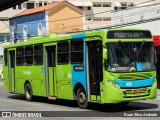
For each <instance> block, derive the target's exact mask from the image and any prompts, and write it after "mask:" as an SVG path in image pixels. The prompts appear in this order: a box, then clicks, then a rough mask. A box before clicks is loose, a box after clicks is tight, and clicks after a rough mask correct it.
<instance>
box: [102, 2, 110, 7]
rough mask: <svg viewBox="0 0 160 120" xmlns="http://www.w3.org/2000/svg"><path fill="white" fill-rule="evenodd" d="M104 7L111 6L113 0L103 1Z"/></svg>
mask: <svg viewBox="0 0 160 120" xmlns="http://www.w3.org/2000/svg"><path fill="white" fill-rule="evenodd" d="M103 7H111V2H103Z"/></svg>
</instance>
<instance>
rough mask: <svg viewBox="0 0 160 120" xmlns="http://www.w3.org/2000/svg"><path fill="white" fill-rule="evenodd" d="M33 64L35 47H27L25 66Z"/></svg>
mask: <svg viewBox="0 0 160 120" xmlns="http://www.w3.org/2000/svg"><path fill="white" fill-rule="evenodd" d="M32 64H33V46H32V45H30V46H25V65H32Z"/></svg>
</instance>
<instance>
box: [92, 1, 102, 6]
mask: <svg viewBox="0 0 160 120" xmlns="http://www.w3.org/2000/svg"><path fill="white" fill-rule="evenodd" d="M101 5H102V3H101V2H93V7H101Z"/></svg>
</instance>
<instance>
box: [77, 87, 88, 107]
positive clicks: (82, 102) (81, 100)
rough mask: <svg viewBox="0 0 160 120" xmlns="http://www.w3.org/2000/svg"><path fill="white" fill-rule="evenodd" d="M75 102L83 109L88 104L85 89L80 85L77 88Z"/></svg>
mask: <svg viewBox="0 0 160 120" xmlns="http://www.w3.org/2000/svg"><path fill="white" fill-rule="evenodd" d="M77 103H78V106H79V107H80V108H82V109H85V108H87V106H88V101H87V98H86V93H85V91H84V89H83V88H82V87H80V88H79V89H78V90H77Z"/></svg>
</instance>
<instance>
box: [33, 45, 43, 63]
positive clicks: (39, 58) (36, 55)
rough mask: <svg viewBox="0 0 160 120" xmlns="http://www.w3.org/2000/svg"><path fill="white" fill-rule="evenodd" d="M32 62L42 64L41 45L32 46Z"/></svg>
mask: <svg viewBox="0 0 160 120" xmlns="http://www.w3.org/2000/svg"><path fill="white" fill-rule="evenodd" d="M34 64H35V65H42V64H43V45H42V44H39V45H35V46H34Z"/></svg>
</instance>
